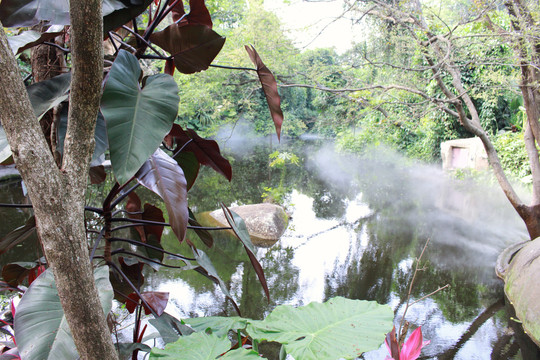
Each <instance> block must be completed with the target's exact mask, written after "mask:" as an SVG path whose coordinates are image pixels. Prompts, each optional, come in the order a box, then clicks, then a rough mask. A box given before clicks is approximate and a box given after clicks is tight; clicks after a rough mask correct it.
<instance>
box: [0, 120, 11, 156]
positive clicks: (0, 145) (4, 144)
mask: <svg viewBox="0 0 540 360" xmlns="http://www.w3.org/2000/svg"><path fill="white" fill-rule="evenodd" d="M10 156H11V147H10V146H9V143H8V140H7V136H6V132H5V131H4V127H3V126H2V125H1V124H0V163H3V162H4V161H6V160H7V159H9V157H10Z"/></svg>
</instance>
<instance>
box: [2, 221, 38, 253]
mask: <svg viewBox="0 0 540 360" xmlns="http://www.w3.org/2000/svg"><path fill="white" fill-rule="evenodd" d="M35 231H36V218H35V217H33V216H32V217H30V218H29V219H28V220H26V223H25V224H24V225H23V226H20V227H18V228H16V229H15V230H13V231H11V232H10V233H8V234H7V235H6V236H4V237H3V238H2V239H1V240H0V254H3V253H5V252H6V251H8V250H9V249H11V248H12V247H14V246H15V245H17V244H19V243H21V242H22V241H24V240H25V239H26V238H28V237H29V236H30V235H32V234H33V233H34V232H35Z"/></svg>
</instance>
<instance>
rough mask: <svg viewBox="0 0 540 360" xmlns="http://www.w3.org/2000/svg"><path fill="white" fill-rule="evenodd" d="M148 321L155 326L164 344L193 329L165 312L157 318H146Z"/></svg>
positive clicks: (190, 332)
mask: <svg viewBox="0 0 540 360" xmlns="http://www.w3.org/2000/svg"><path fill="white" fill-rule="evenodd" d="M148 322H149V323H150V325H152V326H153V327H155V328H156V330H157V331H158V332H159V334H160V335H161V338H162V339H163V342H165V344H168V343H171V342H175V341H176V340H178V338H179V337H180V336H187V335H189V334H192V333H193V329H191V328H190V327H189V326H187V325H185V324H184V323H183V322H182V321H180V320H178V319H177V318H175V317H174V316H172V315H169V314H167V313H166V312H164V313H163V314H161V315H160V316H159V317H157V318H154V319H150V320H148Z"/></svg>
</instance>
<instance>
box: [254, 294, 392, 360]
mask: <svg viewBox="0 0 540 360" xmlns="http://www.w3.org/2000/svg"><path fill="white" fill-rule="evenodd" d="M393 319H394V312H393V311H392V308H390V306H388V305H379V304H377V303H376V302H374V301H366V300H349V299H345V298H342V297H335V298H332V299H330V300H328V301H327V302H326V303H324V304H321V303H316V302H312V303H310V304H308V305H306V306H303V307H299V308H294V307H292V306H289V305H281V306H278V307H276V308H275V309H274V310H273V311H272V313H270V315H268V317H267V318H266V319H264V320H263V321H253V322H249V324H248V327H247V332H248V334H249V335H250V336H251V337H252V338H253V339H257V340H268V341H276V342H279V343H281V344H283V346H284V347H285V351H286V352H287V354H290V355H291V356H293V357H294V358H295V359H302V360H323V359H329V360H333V359H339V358H345V359H354V358H356V357H358V356H360V355H361V354H362V353H363V352H365V351H369V350H374V349H377V348H379V347H380V346H381V343H382V342H383V341H384V338H385V334H386V332H388V329H390V327H391V326H392V323H393Z"/></svg>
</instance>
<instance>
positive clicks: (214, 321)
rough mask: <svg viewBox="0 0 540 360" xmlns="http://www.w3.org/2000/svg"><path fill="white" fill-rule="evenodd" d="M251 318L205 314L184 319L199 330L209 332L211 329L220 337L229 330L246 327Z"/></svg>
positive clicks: (194, 328)
mask: <svg viewBox="0 0 540 360" xmlns="http://www.w3.org/2000/svg"><path fill="white" fill-rule="evenodd" d="M248 321H250V320H249V319H244V318H241V317H239V316H203V317H198V318H193V319H184V322H185V323H186V324H188V325H189V326H191V327H192V328H193V330H195V331H197V332H207V330H208V329H210V331H211V333H212V334H215V335H217V336H219V337H224V336H226V335H227V333H228V332H229V330H239V329H245V328H246V326H247V323H248Z"/></svg>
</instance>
